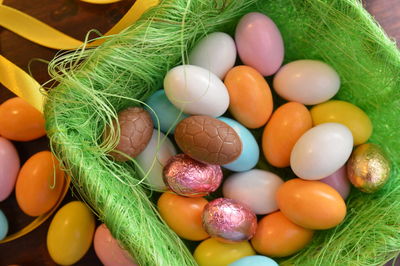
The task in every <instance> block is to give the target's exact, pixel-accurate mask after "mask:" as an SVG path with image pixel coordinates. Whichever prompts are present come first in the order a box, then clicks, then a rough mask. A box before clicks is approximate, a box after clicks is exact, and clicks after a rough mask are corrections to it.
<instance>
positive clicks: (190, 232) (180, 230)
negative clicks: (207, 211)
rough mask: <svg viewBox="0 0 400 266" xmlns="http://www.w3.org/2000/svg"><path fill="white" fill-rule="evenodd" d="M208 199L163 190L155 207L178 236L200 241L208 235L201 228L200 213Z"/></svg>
mask: <svg viewBox="0 0 400 266" xmlns="http://www.w3.org/2000/svg"><path fill="white" fill-rule="evenodd" d="M207 203H208V201H207V200H206V199H204V198H201V197H199V198H187V197H182V196H179V195H176V194H175V193H172V192H164V193H163V194H162V195H161V197H160V198H159V199H158V202H157V208H158V212H159V213H160V215H161V217H162V218H163V220H164V221H165V222H166V223H167V224H168V226H169V227H170V228H171V229H172V230H173V231H174V232H175V233H176V234H177V235H178V236H180V237H182V238H184V239H187V240H192V241H200V240H203V239H206V238H208V237H209V235H208V234H207V232H206V231H205V230H204V228H203V224H202V220H201V215H202V214H203V210H204V207H205V206H206V205H207Z"/></svg>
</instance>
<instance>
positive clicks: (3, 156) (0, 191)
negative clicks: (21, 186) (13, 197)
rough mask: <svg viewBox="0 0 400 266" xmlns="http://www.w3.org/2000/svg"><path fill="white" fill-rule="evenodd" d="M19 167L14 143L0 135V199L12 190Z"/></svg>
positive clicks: (3, 198)
mask: <svg viewBox="0 0 400 266" xmlns="http://www.w3.org/2000/svg"><path fill="white" fill-rule="evenodd" d="M19 167H20V161H19V156H18V153H17V150H16V149H15V147H14V145H13V144H12V143H11V142H10V141H9V140H7V139H5V138H3V137H0V201H3V200H5V199H6V198H7V197H8V196H9V195H10V194H11V192H12V191H13V189H14V185H15V181H16V180H17V175H18V171H19Z"/></svg>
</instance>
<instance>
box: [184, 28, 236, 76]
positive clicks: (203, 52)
mask: <svg viewBox="0 0 400 266" xmlns="http://www.w3.org/2000/svg"><path fill="white" fill-rule="evenodd" d="M235 61H236V45H235V42H234V41H233V39H232V37H231V36H229V35H228V34H226V33H224V32H213V33H211V34H209V35H207V36H206V37H204V38H203V39H201V40H200V41H199V42H198V43H197V44H196V46H195V47H194V48H193V49H192V51H191V52H190V54H189V64H191V65H196V66H200V67H203V68H205V69H208V70H210V71H211V72H212V73H214V74H215V75H216V76H217V77H219V78H220V79H223V78H224V77H225V74H226V72H228V70H229V69H231V68H232V67H233V66H234V65H235Z"/></svg>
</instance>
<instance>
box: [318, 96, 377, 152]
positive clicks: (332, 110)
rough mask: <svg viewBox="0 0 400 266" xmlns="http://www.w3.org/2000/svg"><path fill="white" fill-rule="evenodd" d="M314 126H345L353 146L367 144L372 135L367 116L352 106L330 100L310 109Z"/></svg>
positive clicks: (370, 124)
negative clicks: (324, 124)
mask: <svg viewBox="0 0 400 266" xmlns="http://www.w3.org/2000/svg"><path fill="white" fill-rule="evenodd" d="M310 112H311V116H312V119H313V124H314V125H319V124H322V123H328V122H335V123H341V124H343V125H345V126H347V127H348V128H349V129H350V131H351V133H352V134H353V138H354V146H357V145H360V144H362V143H365V142H367V140H368V139H369V137H370V136H371V134H372V122H371V120H370V119H369V117H368V116H367V114H366V113H365V112H364V111H363V110H361V109H360V108H358V107H357V106H355V105H354V104H351V103H348V102H344V101H338V100H332V101H328V102H325V103H321V104H318V105H316V106H314V107H313V108H311V111H310Z"/></svg>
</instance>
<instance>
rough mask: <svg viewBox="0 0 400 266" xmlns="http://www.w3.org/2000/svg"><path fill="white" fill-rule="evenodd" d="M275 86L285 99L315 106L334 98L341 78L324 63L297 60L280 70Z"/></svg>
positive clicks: (274, 82)
mask: <svg viewBox="0 0 400 266" xmlns="http://www.w3.org/2000/svg"><path fill="white" fill-rule="evenodd" d="M273 85H274V89H275V91H276V93H278V95H279V96H281V97H282V98H283V99H285V100H288V101H293V102H299V103H302V104H306V105H313V104H319V103H322V102H325V101H327V100H329V99H330V98H332V97H333V96H334V95H335V94H336V93H337V92H338V90H339V87H340V78H339V75H338V74H337V73H336V71H335V70H334V69H333V68H332V67H331V66H329V65H328V64H326V63H324V62H321V61H317V60H297V61H293V62H291V63H288V64H286V65H284V66H283V67H282V68H281V69H279V71H278V73H276V75H275V77H274V81H273Z"/></svg>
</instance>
